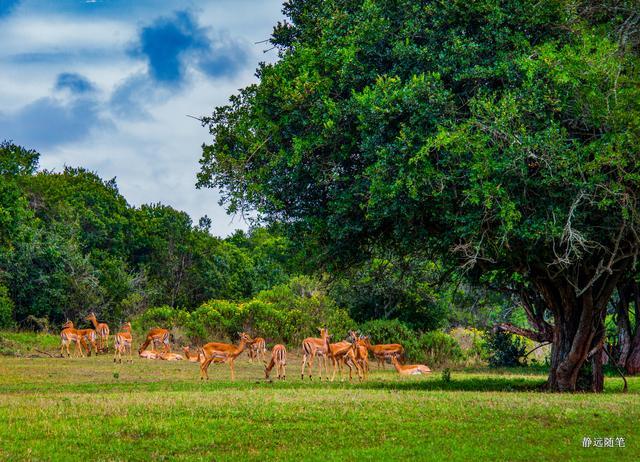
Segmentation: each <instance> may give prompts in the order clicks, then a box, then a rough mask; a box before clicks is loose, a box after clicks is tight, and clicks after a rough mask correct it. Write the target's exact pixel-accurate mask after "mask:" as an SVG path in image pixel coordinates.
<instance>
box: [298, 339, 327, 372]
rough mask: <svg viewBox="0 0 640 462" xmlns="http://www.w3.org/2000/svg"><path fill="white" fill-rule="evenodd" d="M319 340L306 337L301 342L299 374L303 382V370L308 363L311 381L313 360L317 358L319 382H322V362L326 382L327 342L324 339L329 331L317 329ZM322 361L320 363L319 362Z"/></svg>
mask: <svg viewBox="0 0 640 462" xmlns="http://www.w3.org/2000/svg"><path fill="white" fill-rule="evenodd" d="M319 330H320V338H317V337H307V338H305V339H304V340H303V341H302V352H303V356H302V371H301V373H300V376H301V379H302V380H304V368H305V366H306V364H307V361H308V362H309V380H311V374H312V372H313V360H314V359H315V357H316V356H318V366H319V368H320V374H319V376H320V380H322V361H324V369H325V372H326V374H327V380H328V379H329V369H328V367H327V342H326V339H327V337H328V336H329V330H328V329H327V328H325V327H321V328H319ZM321 360H322V361H321Z"/></svg>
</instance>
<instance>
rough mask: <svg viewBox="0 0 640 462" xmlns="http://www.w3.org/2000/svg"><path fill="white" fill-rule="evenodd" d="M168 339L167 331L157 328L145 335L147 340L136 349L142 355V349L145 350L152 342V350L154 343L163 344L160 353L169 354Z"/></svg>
mask: <svg viewBox="0 0 640 462" xmlns="http://www.w3.org/2000/svg"><path fill="white" fill-rule="evenodd" d="M169 337H170V334H169V331H168V330H167V329H159V328H155V329H151V330H150V331H149V333H148V334H147V338H146V339H145V340H144V343H143V344H142V345H141V346H140V348H139V349H138V353H142V352H143V351H144V349H145V348H147V347H148V346H149V344H150V343H151V342H153V346H154V348H155V345H156V342H160V343H162V344H164V347H162V351H163V352H165V353H169V352H170V351H171V348H169Z"/></svg>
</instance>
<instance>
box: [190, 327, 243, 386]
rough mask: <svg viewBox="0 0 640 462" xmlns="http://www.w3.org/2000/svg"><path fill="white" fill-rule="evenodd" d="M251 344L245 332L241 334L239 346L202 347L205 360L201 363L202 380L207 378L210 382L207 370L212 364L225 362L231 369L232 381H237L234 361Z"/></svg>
mask: <svg viewBox="0 0 640 462" xmlns="http://www.w3.org/2000/svg"><path fill="white" fill-rule="evenodd" d="M250 342H251V337H249V336H248V335H247V334H245V333H244V332H243V333H241V334H240V343H239V344H238V346H235V345H232V344H229V343H217V342H211V343H207V344H206V345H204V346H203V347H202V353H203V354H204V360H203V361H202V362H201V363H200V379H201V380H203V379H204V378H205V377H206V378H207V380H209V374H208V372H207V370H208V369H209V365H210V364H211V363H212V362H214V361H215V362H221V361H224V362H226V363H229V368H230V369H231V380H235V378H236V377H235V371H234V368H233V361H234V360H235V359H236V358H237V357H238V355H239V354H240V353H242V352H243V351H244V348H245V346H247V344H248V343H250ZM216 360H217V361H216Z"/></svg>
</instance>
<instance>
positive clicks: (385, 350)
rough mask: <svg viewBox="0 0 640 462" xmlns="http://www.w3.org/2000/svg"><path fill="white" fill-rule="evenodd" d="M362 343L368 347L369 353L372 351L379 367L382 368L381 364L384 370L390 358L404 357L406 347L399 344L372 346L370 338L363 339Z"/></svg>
mask: <svg viewBox="0 0 640 462" xmlns="http://www.w3.org/2000/svg"><path fill="white" fill-rule="evenodd" d="M362 343H363V345H365V346H366V347H367V349H368V350H369V351H371V353H373V356H375V358H376V360H377V361H378V367H380V364H382V367H383V368H384V363H385V361H386V360H387V358H390V357H392V356H400V357H403V356H404V347H403V346H402V345H400V344H399V343H389V344H386V345H371V342H370V341H369V337H362Z"/></svg>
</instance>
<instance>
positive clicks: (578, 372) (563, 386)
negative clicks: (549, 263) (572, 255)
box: [535, 272, 620, 391]
mask: <svg viewBox="0 0 640 462" xmlns="http://www.w3.org/2000/svg"><path fill="white" fill-rule="evenodd" d="M585 273H586V272H585ZM587 274H588V273H587ZM619 275H620V273H619V272H614V273H613V274H610V275H603V276H602V277H601V278H600V279H601V280H600V281H599V282H598V283H597V284H592V285H590V286H586V288H585V289H584V290H583V291H582V292H581V293H579V294H577V293H576V289H575V287H573V286H572V285H571V284H569V283H567V282H566V281H562V280H559V279H558V280H553V281H552V280H550V279H548V278H541V279H537V280H536V281H535V283H536V286H537V288H538V289H539V291H540V293H541V295H542V297H543V298H544V300H545V302H546V303H547V305H548V306H549V308H550V310H551V311H552V313H553V316H554V324H553V344H552V347H551V369H550V371H549V379H548V381H547V387H548V389H549V390H551V391H577V390H580V391H602V389H603V386H604V376H603V374H602V356H601V355H600V354H595V355H594V356H593V357H594V358H595V357H596V356H597V357H598V358H599V359H596V360H594V361H595V362H594V361H592V362H591V364H588V363H587V359H588V357H589V354H590V352H591V353H593V351H592V350H593V349H594V348H596V347H597V346H601V343H602V341H603V339H604V335H605V330H604V316H605V313H606V305H607V302H608V300H609V298H610V297H611V294H612V293H613V290H614V288H615V283H616V282H617V280H618V278H619ZM583 279H584V280H586V281H590V279H591V278H589V277H584V278H583ZM597 351H598V353H599V351H600V350H599V349H598V350H597ZM579 379H580V380H579Z"/></svg>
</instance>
